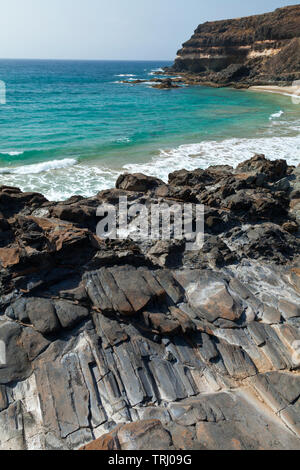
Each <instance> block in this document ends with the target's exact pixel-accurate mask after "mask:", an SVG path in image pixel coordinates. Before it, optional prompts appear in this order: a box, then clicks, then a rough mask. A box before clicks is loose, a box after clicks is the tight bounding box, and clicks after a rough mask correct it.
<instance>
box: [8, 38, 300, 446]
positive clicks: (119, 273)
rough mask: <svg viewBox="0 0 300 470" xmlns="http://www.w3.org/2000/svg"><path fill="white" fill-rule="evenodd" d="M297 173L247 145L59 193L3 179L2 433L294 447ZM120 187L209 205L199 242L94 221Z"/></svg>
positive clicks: (140, 196)
mask: <svg viewBox="0 0 300 470" xmlns="http://www.w3.org/2000/svg"><path fill="white" fill-rule="evenodd" d="M245 34H248V33H247V32H246V31H245ZM239 63H240V62H239ZM238 70H239V68H238V67H236V68H233V67H231V68H230V69H229V70H228V71H227V72H228V73H229V72H230V73H238ZM299 185H300V171H299V168H294V167H288V166H287V164H286V162H285V161H282V160H279V161H274V162H272V161H269V160H268V159H266V158H265V157H264V156H262V155H256V156H255V157H254V158H252V159H250V160H248V161H246V162H244V163H242V164H241V165H239V166H238V168H236V169H234V168H232V167H230V166H226V165H220V166H215V167H210V168H208V169H206V170H203V169H197V170H194V171H186V170H182V171H178V172H174V173H172V174H171V175H170V176H169V183H168V184H166V183H164V182H163V181H161V180H159V179H157V178H153V177H149V176H146V175H141V174H136V175H122V176H121V177H120V178H119V179H118V182H117V188H115V189H111V190H106V191H101V192H100V193H99V194H97V195H96V196H94V197H92V198H86V199H85V198H82V197H80V196H76V197H73V198H70V199H69V200H67V201H64V202H60V203H55V202H51V203H50V202H46V201H45V200H44V199H43V197H42V196H40V195H36V194H23V193H22V192H20V191H19V190H17V189H15V188H2V189H1V190H0V203H1V204H3V205H2V206H1V214H0V262H1V264H0V449H1V450H2V449H6V450H7V449H14V450H25V449H49V450H50V449H51V450H54V449H55V450H62V449H68V450H72V449H79V448H81V447H84V448H85V449H86V450H97V449H98V450H117V451H121V450H141V449H143V450H145V449H151V450H171V451H175V450H189V451H190V450H205V449H209V450H216V449H268V450H269V449H270V450H271V449H300V402H299V367H300V359H299V350H300V348H299V344H300V333H299V327H300V311H299V305H300V261H299V247H300V243H299V224H300V218H299V216H300V206H299V204H300V197H299V194H298V193H299V188H300V186H299ZM120 196H127V198H128V201H129V204H130V205H133V204H134V203H135V202H137V203H139V204H143V205H144V206H145V207H147V208H150V207H151V205H152V204H155V205H161V204H164V207H165V210H166V208H170V207H171V206H172V205H173V204H175V205H176V206H177V207H179V208H180V209H181V208H184V205H185V204H186V203H191V204H192V211H191V214H190V216H189V221H190V222H191V223H192V224H194V225H195V224H196V213H197V211H196V208H197V205H198V206H199V205H204V209H205V218H204V219H205V220H204V222H205V234H204V245H203V247H200V246H196V247H194V249H193V250H190V249H188V245H187V243H186V241H187V240H186V239H185V238H183V239H173V238H172V237H171V239H170V240H169V239H157V237H153V238H154V239H151V237H150V239H148V238H147V239H144V238H143V237H137V236H136V233H135V232H134V231H132V230H131V228H132V225H130V224H132V222H134V221H135V219H134V218H130V217H129V220H128V222H129V225H130V227H129V228H130V229H129V230H128V235H127V238H126V239H124V240H120V239H116V240H110V239H109V240H108V239H105V238H102V237H98V236H97V235H96V226H97V223H98V220H99V218H98V217H97V214H96V211H97V208H98V206H99V205H100V204H101V203H109V204H112V205H114V206H115V207H116V210H118V204H119V197H120ZM1 201H2V202H1ZM164 215H165V213H164ZM149 220H150V215H149ZM172 222H173V220H172ZM4 353H5V354H4ZM95 439H96V440H95Z"/></svg>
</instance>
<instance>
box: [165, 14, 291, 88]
mask: <svg viewBox="0 0 300 470" xmlns="http://www.w3.org/2000/svg"><path fill="white" fill-rule="evenodd" d="M171 71H172V72H180V73H182V72H183V73H186V74H188V75H189V74H191V73H192V74H196V76H197V80H196V81H198V82H203V81H206V82H212V83H215V84H219V85H222V84H223V85H224V84H236V83H240V84H244V85H247V84H248V85H249V84H250V85H254V84H256V85H257V84H261V85H263V84H274V83H275V84H283V85H284V84H291V83H292V82H293V80H297V79H299V78H300V5H295V6H289V7H285V8H280V9H277V10H275V11H274V12H273V13H266V14H264V15H257V16H250V17H245V18H237V19H233V20H224V21H215V22H207V23H204V24H202V25H200V26H198V28H197V29H196V31H195V33H194V35H193V36H192V38H191V39H190V40H189V41H187V42H186V43H185V44H183V48H182V49H181V50H180V51H179V52H178V55H177V57H176V60H175V64H174V66H173V67H172V69H171ZM188 79H189V80H188V81H190V82H192V83H193V82H195V77H193V76H192V77H188Z"/></svg>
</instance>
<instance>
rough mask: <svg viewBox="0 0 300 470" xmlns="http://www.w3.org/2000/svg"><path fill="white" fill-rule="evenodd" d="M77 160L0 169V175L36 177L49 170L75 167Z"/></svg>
mask: <svg viewBox="0 0 300 470" xmlns="http://www.w3.org/2000/svg"><path fill="white" fill-rule="evenodd" d="M76 163H77V160H75V159H73V158H65V159H64V160H52V161H50V162H42V163H36V164H34V165H24V166H19V167H15V168H0V174H2V175H3V174H4V175H36V174H38V173H43V172H45V171H49V170H57V169H60V168H66V167H68V166H73V165H76Z"/></svg>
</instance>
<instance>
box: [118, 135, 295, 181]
mask: <svg viewBox="0 0 300 470" xmlns="http://www.w3.org/2000/svg"><path fill="white" fill-rule="evenodd" d="M256 153H263V154H265V155H266V157H267V158H269V159H270V160H276V159H280V158H282V159H285V160H287V162H288V164H289V165H298V164H299V162H300V135H298V136H295V137H270V138H260V139H227V140H223V141H219V142H218V141H204V142H201V143H198V144H196V143H195V144H186V145H181V146H179V147H177V148H175V149H170V150H161V151H160V154H159V155H158V156H156V157H154V158H153V159H152V160H151V161H150V162H148V163H140V164H139V163H135V164H133V163H130V164H127V165H125V166H124V167H123V168H124V170H126V171H128V172H130V173H145V174H147V175H152V176H156V177H158V178H161V179H163V180H164V181H168V175H169V173H170V172H172V171H176V170H181V169H182V168H185V169H186V170H189V171H191V170H195V169H196V168H203V169H205V168H207V167H208V166H211V165H220V164H222V165H231V166H236V165H238V164H239V163H241V162H242V161H244V160H247V159H249V158H251V157H253V155H254V154H256Z"/></svg>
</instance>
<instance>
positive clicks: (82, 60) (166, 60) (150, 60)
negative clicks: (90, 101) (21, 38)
mask: <svg viewBox="0 0 300 470" xmlns="http://www.w3.org/2000/svg"><path fill="white" fill-rule="evenodd" d="M1 60H38V61H43V60H49V61H66V62H68V61H69V62H173V61H174V59H65V58H52V57H51V58H36V57H0V61H1Z"/></svg>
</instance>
